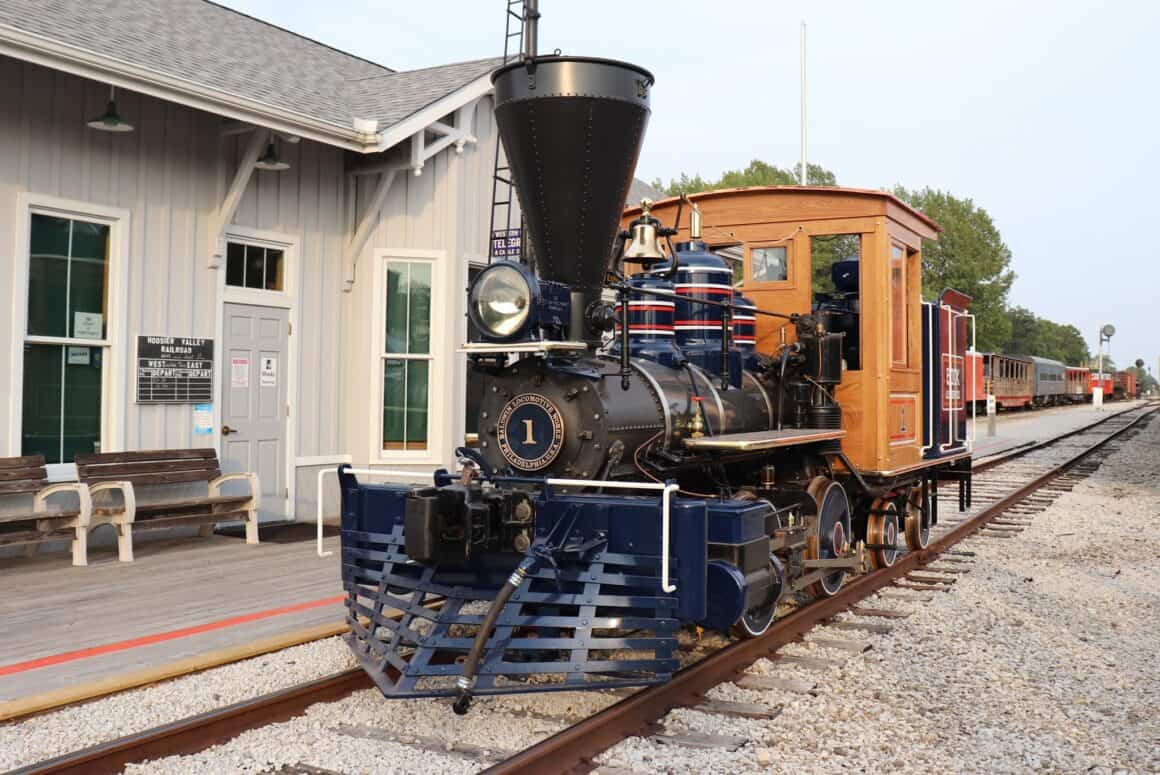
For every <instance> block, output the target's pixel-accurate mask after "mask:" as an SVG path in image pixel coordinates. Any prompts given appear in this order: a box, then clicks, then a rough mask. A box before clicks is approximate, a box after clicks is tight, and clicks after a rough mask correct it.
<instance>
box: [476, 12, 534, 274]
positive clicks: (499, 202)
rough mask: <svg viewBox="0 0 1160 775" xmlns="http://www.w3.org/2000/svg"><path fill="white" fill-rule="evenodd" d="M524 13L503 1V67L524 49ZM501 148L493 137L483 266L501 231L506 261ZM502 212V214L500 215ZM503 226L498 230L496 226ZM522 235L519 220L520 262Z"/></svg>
mask: <svg viewBox="0 0 1160 775" xmlns="http://www.w3.org/2000/svg"><path fill="white" fill-rule="evenodd" d="M534 8H535V5H534V4H533V13H535V10H534ZM525 13H526V6H525V0H507V10H506V11H505V12H504V15H505V18H506V25H505V28H504V39H503V63H504V64H505V65H506V64H507V63H508V62H510V61H511V60H512V59H513V58H514V57H518V56H519V55H520V53H521V52H522V51H523V48H524V23H525V21H524V14H525ZM513 23H514V24H515V31H514V32H513V31H512V24H513ZM513 40H514V41H515V49H514V51H513V49H512V41H513ZM502 154H503V145H502V143H500V140H499V133H498V132H497V133H496V137H495V165H494V167H493V169H494V172H493V173H492V177H491V230H490V231H489V232H488V235H489V244H488V248H487V262H488V263H489V264H490V263H491V262H492V261H493V260H494V259H495V258H497V256H496V249H497V247H499V246H500V244H501V241H500V239H499V235H500V232H501V231H502V234H503V239H502V245H503V247H504V250H503V251H501V252H500V255H499V257H500V258H503V257H509V256H510V254H509V253H508V252H507V249H508V245H509V240H510V238H511V234H512V205H513V204H514V198H515V193H516V192H515V185H514V184H513V183H512V179H511V168H510V167H508V166H507V162H506V160H505V159H504V158H503V155H502ZM501 211H502V213H501ZM501 223H502V224H503V228H502V230H501V228H500V224H501ZM523 235H524V219H523V216H522V215H521V217H520V246H521V249H520V254H519V256H518V257H520V258H522V256H523V253H524V250H523V243H524V239H523Z"/></svg>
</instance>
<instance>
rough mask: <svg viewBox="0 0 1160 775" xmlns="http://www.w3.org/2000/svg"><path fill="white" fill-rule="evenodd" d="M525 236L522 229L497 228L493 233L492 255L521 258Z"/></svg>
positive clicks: (494, 256) (493, 256) (495, 256)
mask: <svg viewBox="0 0 1160 775" xmlns="http://www.w3.org/2000/svg"><path fill="white" fill-rule="evenodd" d="M523 236H524V235H523V231H522V230H521V229H496V230H495V231H493V232H492V233H491V257H492V258H519V257H520V251H521V249H522V247H523Z"/></svg>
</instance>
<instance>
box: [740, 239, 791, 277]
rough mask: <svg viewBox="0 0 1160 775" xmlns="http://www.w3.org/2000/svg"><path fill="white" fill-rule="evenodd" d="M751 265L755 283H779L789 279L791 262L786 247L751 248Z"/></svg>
mask: <svg viewBox="0 0 1160 775" xmlns="http://www.w3.org/2000/svg"><path fill="white" fill-rule="evenodd" d="M749 265H750V267H751V268H750V271H751V272H752V274H753V282H755V283H779V282H784V281H786V280H788V279H789V261H788V257H787V255H786V249H785V246H784V245H774V246H769V247H762V248H751V249H750V251H749Z"/></svg>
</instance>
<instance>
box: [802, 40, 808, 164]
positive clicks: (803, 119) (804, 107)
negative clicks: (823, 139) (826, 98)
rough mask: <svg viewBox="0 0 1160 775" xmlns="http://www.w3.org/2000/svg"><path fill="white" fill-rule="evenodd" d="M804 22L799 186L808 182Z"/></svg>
mask: <svg viewBox="0 0 1160 775" xmlns="http://www.w3.org/2000/svg"><path fill="white" fill-rule="evenodd" d="M807 169H808V167H807V166H806V20H805V19H802V171H801V184H802V185H803V186H804V185H806V181H807V180H808V177H807V174H808V173H807V172H806V170H807Z"/></svg>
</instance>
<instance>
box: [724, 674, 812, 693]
mask: <svg viewBox="0 0 1160 775" xmlns="http://www.w3.org/2000/svg"><path fill="white" fill-rule="evenodd" d="M733 683H734V684H735V685H736V686H737V687H738V688H740V689H749V690H751V691H757V692H767V691H771V690H776V691H779V692H791V693H793V694H813V693H814V690H815V689H817V688H818V685H817V684H816V683H814V682H813V681H803V680H801V679H800V678H776V677H774V676H771V675H752V674H748V673H747V674H746V675H743V676H742V677H741V678H738V679H737V680H736V681H734V682H733Z"/></svg>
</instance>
